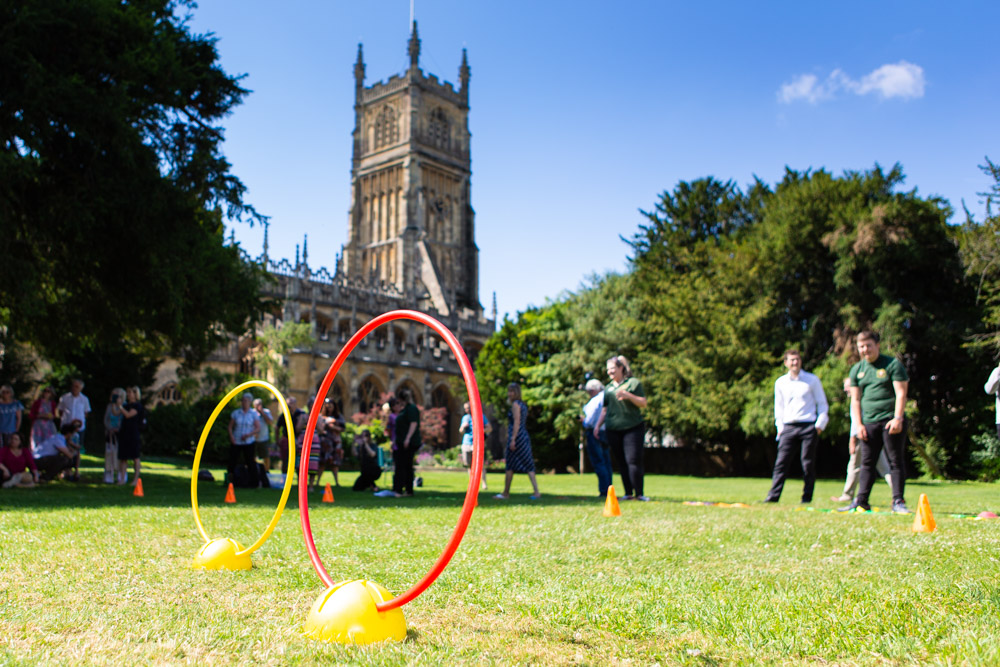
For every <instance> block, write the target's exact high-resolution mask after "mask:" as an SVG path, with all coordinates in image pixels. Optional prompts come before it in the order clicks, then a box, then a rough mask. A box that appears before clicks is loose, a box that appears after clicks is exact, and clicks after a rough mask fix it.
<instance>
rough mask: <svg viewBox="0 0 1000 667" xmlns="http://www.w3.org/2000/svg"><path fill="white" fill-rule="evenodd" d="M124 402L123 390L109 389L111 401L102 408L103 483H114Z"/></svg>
mask: <svg viewBox="0 0 1000 667" xmlns="http://www.w3.org/2000/svg"><path fill="white" fill-rule="evenodd" d="M124 404H125V390H124V389H122V388H120V387H115V388H114V389H112V390H111V401H110V402H109V403H108V407H107V408H105V409H104V483H105V484H114V482H115V475H117V474H118V433H119V431H121V429H122V420H123V419H124V418H125V415H124V413H123V412H122V405H124Z"/></svg>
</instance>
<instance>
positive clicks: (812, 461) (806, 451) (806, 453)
mask: <svg viewBox="0 0 1000 667" xmlns="http://www.w3.org/2000/svg"><path fill="white" fill-rule="evenodd" d="M801 430H802V436H801V438H800V440H801V442H802V502H804V503H811V502H812V497H813V488H814V487H815V486H816V441H817V438H816V427H815V426H812V425H811V424H810V425H809V426H808V427H802V429H801Z"/></svg>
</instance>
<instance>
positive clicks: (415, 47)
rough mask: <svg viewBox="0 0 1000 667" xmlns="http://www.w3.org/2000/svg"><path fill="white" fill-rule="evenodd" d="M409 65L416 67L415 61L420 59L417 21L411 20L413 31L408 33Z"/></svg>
mask: <svg viewBox="0 0 1000 667" xmlns="http://www.w3.org/2000/svg"><path fill="white" fill-rule="evenodd" d="M407 50H408V51H409V53H410V67H411V68H414V69H416V67H417V61H419V60H420V36H419V35H418V34H417V22H416V21H414V22H413V32H412V33H411V34H410V42H409V48H408V49H407Z"/></svg>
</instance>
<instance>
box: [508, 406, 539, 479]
mask: <svg viewBox="0 0 1000 667" xmlns="http://www.w3.org/2000/svg"><path fill="white" fill-rule="evenodd" d="M514 405H516V406H518V414H519V415H520V417H521V423H520V424H518V429H517V435H516V436H514V444H515V445H517V449H515V450H514V451H510V434H511V430H512V429H513V428H514V413H513V410H508V411H507V448H506V451H505V452H504V453H505V454H506V456H505V457H504V460H505V461H506V464H505V465H506V469H507V470H511V471H513V472H535V459H534V457H533V456H532V455H531V438H529V437H528V427H527V424H526V423H525V422H527V420H528V406H527V405H525V404H524V401H521V400H517V401H514Z"/></svg>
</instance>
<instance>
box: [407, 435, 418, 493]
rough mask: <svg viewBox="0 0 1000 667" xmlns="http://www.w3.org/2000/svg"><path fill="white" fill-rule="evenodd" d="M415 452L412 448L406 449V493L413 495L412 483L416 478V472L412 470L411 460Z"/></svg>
mask: <svg viewBox="0 0 1000 667" xmlns="http://www.w3.org/2000/svg"><path fill="white" fill-rule="evenodd" d="M416 454H417V452H416V450H415V449H414V448H413V447H407V448H406V493H408V494H409V495H411V496H412V495H413V482H414V479H415V478H416V476H417V474H416V470H415V469H414V465H413V460H414V457H415V456H416Z"/></svg>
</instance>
